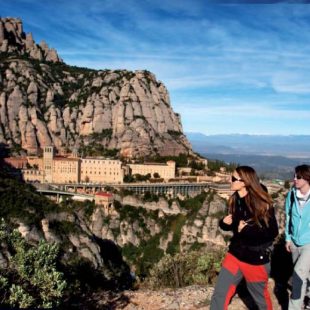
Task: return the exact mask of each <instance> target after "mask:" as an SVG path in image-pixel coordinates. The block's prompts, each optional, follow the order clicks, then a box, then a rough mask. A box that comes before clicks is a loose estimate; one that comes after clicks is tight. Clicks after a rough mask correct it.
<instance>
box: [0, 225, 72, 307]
mask: <svg viewBox="0 0 310 310" xmlns="http://www.w3.org/2000/svg"><path fill="white" fill-rule="evenodd" d="M0 243H1V248H2V249H1V250H7V249H10V253H11V255H10V257H9V258H8V265H7V266H6V267H5V268H0V296H2V299H0V302H1V305H10V306H13V307H19V308H29V307H34V308H52V307H55V306H57V305H59V304H60V302H61V300H62V297H63V295H64V290H65V288H66V285H67V284H66V281H65V280H64V278H63V274H62V273H61V272H59V271H57V269H56V260H57V257H58V253H59V248H58V245H57V244H48V243H47V242H45V241H40V242H39V244H38V245H37V246H33V245H32V246H31V245H29V244H27V242H26V241H25V240H24V239H23V238H22V237H21V235H20V234H19V232H17V231H16V230H13V231H12V230H10V229H9V228H8V226H7V225H6V223H5V222H4V221H3V220H2V221H1V223H0Z"/></svg>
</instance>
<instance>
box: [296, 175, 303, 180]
mask: <svg viewBox="0 0 310 310" xmlns="http://www.w3.org/2000/svg"><path fill="white" fill-rule="evenodd" d="M294 179H297V180H300V179H302V176H301V175H299V174H295V175H294Z"/></svg>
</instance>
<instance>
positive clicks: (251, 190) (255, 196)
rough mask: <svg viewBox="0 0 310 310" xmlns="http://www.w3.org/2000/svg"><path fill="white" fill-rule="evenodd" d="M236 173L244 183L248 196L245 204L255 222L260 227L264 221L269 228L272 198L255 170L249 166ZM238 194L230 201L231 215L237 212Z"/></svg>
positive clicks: (240, 167)
mask: <svg viewBox="0 0 310 310" xmlns="http://www.w3.org/2000/svg"><path fill="white" fill-rule="evenodd" d="M236 172H237V173H238V175H239V177H240V178H241V179H242V181H243V182H244V184H245V186H246V189H247V191H248V194H247V195H246V196H245V203H246V205H247V206H248V208H249V209H250V211H251V213H252V214H253V220H254V222H255V223H257V224H258V225H261V224H260V222H261V221H263V222H265V224H266V225H267V226H268V221H269V218H270V215H271V209H272V208H273V206H272V203H273V201H272V198H271V197H270V195H269V194H268V193H267V192H266V191H265V190H264V188H263V187H262V185H261V184H260V182H259V179H258V176H257V174H256V172H255V170H254V169H253V168H252V167H249V166H239V167H237V168H236ZM236 199H237V193H234V194H233V195H232V196H231V197H230V198H229V200H228V207H229V210H230V213H231V214H234V212H235V204H236Z"/></svg>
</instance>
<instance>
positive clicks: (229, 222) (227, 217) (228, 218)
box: [223, 214, 232, 225]
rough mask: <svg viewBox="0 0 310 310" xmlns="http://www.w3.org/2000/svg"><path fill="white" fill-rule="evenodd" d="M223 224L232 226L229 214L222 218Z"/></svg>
mask: <svg viewBox="0 0 310 310" xmlns="http://www.w3.org/2000/svg"><path fill="white" fill-rule="evenodd" d="M223 222H224V223H225V224H227V225H231V224H232V215H231V214H229V215H227V216H225V217H224V219H223Z"/></svg>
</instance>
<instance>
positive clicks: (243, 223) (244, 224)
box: [238, 221, 248, 232]
mask: <svg viewBox="0 0 310 310" xmlns="http://www.w3.org/2000/svg"><path fill="white" fill-rule="evenodd" d="M246 225H248V224H247V223H246V222H245V221H240V222H239V225H238V232H241V230H242V229H243V228H244V227H245V226H246Z"/></svg>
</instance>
